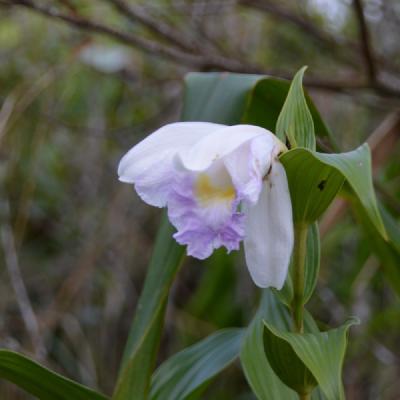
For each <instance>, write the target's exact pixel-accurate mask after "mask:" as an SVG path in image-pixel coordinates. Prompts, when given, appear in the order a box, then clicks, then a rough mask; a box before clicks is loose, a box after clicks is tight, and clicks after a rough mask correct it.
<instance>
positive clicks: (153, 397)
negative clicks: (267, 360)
mask: <svg viewBox="0 0 400 400" xmlns="http://www.w3.org/2000/svg"><path fill="white" fill-rule="evenodd" d="M242 337H243V329H234V328H232V329H225V330H221V331H219V332H216V333H214V334H213V335H211V336H209V337H208V338H206V339H204V340H202V341H201V342H199V343H196V344H195V345H193V346H191V347H188V348H187V349H184V350H182V351H181V352H179V353H177V354H175V355H174V356H172V357H171V358H170V359H168V360H167V361H165V362H164V363H163V364H162V365H161V366H160V368H158V369H157V371H156V372H155V374H154V376H153V379H152V385H151V392H150V400H183V399H187V397H188V396H189V395H190V394H192V393H193V392H195V391H196V390H197V389H199V388H204V384H205V383H207V382H208V381H209V380H210V379H211V378H212V377H214V376H215V375H216V374H218V373H219V372H220V371H222V370H223V369H225V368H226V367H227V366H228V365H229V364H230V363H232V361H233V360H234V359H235V358H236V357H238V355H239V350H240V345H241V341H242Z"/></svg>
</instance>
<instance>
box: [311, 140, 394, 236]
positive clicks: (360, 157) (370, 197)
mask: <svg viewBox="0 0 400 400" xmlns="http://www.w3.org/2000/svg"><path fill="white" fill-rule="evenodd" d="M315 154H316V157H318V159H319V160H321V161H322V162H323V163H324V164H326V165H330V166H332V167H333V168H335V169H336V170H337V171H340V173H341V174H342V175H343V176H344V177H345V178H346V180H347V182H348V183H349V185H350V186H351V188H352V189H353V191H354V193H355V194H356V196H357V197H358V199H359V200H360V202H361V204H362V206H363V208H364V210H365V212H366V213H367V215H368V217H369V219H370V220H371V222H372V223H373V224H374V225H375V227H376V229H377V230H378V232H379V233H380V234H381V235H382V237H383V238H384V239H387V233H386V229H385V226H384V224H383V221H382V218H381V214H380V212H379V209H378V206H377V202H376V198H375V192H374V187H373V183H372V174H371V171H372V168H371V152H370V149H369V146H368V144H367V143H365V144H363V145H361V146H360V147H358V148H357V149H355V150H353V151H350V152H348V153H341V154H322V153H315Z"/></svg>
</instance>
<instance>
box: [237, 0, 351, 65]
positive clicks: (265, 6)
mask: <svg viewBox="0 0 400 400" xmlns="http://www.w3.org/2000/svg"><path fill="white" fill-rule="evenodd" d="M238 4H240V5H243V6H246V7H250V8H254V9H256V10H259V11H263V12H265V13H268V14H271V15H274V16H275V17H277V18H279V19H282V20H284V21H285V22H289V23H291V24H292V25H295V26H296V27H298V28H299V29H301V30H302V31H303V32H304V33H306V34H307V35H308V36H310V37H312V38H313V39H315V40H316V41H318V42H319V43H320V44H322V45H323V46H324V47H326V48H331V47H332V46H334V47H336V48H340V49H343V48H344V47H348V48H351V49H353V50H354V49H356V50H359V46H358V44H357V43H355V42H352V41H349V40H346V39H345V38H343V37H338V36H333V35H331V34H329V33H328V32H326V31H324V30H322V29H320V28H318V27H317V26H316V25H315V24H313V23H312V22H311V21H308V20H307V19H305V18H303V17H301V16H300V15H297V14H295V13H294V12H292V11H291V10H289V9H288V8H286V7H283V6H282V5H279V4H278V3H276V2H274V3H272V2H270V1H267V0H264V1H262V0H238ZM346 61H347V63H349V64H352V65H355V61H354V60H352V59H349V58H348V57H347V58H346Z"/></svg>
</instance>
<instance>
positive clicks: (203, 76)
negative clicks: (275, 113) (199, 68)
mask: <svg viewBox="0 0 400 400" xmlns="http://www.w3.org/2000/svg"><path fill="white" fill-rule="evenodd" d="M260 79H262V76H261V75H248V74H231V73H227V72H224V73H198V72H192V73H190V74H187V75H186V77H185V94H184V102H183V112H182V115H183V120H184V121H194V120H196V121H208V122H215V123H219V124H226V125H235V124H239V123H240V121H241V119H242V114H243V112H244V109H245V106H246V98H247V95H248V93H249V91H250V89H251V88H252V87H253V86H254V85H255V84H256V83H257V81H259V80H260Z"/></svg>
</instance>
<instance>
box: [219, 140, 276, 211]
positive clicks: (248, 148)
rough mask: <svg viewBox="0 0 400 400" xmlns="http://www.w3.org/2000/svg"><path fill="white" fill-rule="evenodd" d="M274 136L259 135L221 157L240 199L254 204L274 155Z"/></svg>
mask: <svg viewBox="0 0 400 400" xmlns="http://www.w3.org/2000/svg"><path fill="white" fill-rule="evenodd" d="M276 148H278V146H277V145H276V137H275V136H274V135H273V134H272V133H271V134H270V135H261V136H257V137H256V138H254V139H252V140H249V141H248V142H246V143H244V144H242V145H241V146H240V147H238V148H237V149H236V150H234V151H233V152H231V153H230V154H228V155H226V156H225V157H224V159H223V162H224V164H225V167H226V169H227V170H228V173H229V175H230V176H231V179H232V182H233V185H234V186H235V188H236V190H237V191H238V192H239V193H240V197H241V199H242V200H244V201H246V202H249V203H250V204H255V203H256V202H257V200H258V196H259V195H260V192H261V189H262V177H263V176H264V175H265V174H266V173H267V172H268V170H269V168H270V166H271V162H272V160H273V159H274V157H275V155H276V154H275V153H276Z"/></svg>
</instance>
